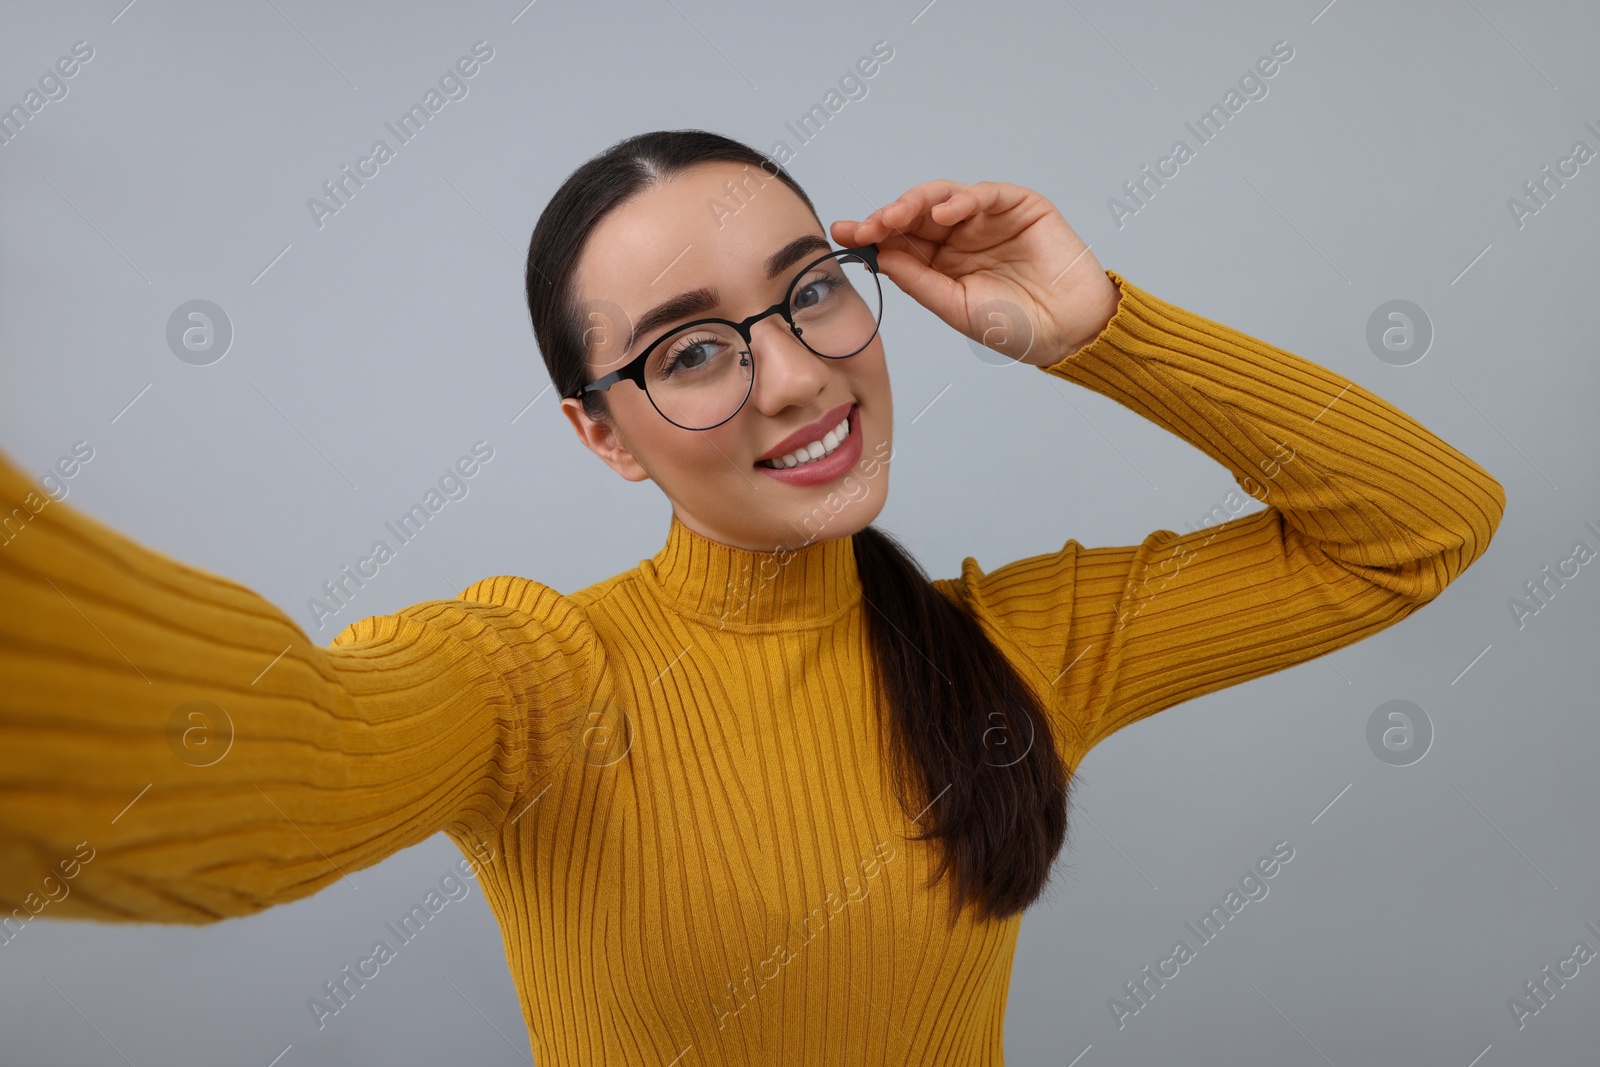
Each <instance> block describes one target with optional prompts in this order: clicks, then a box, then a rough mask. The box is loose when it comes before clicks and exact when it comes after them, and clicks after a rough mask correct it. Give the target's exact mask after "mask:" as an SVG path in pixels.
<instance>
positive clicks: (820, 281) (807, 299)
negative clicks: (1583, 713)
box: [792, 275, 839, 309]
mask: <svg viewBox="0 0 1600 1067" xmlns="http://www.w3.org/2000/svg"><path fill="white" fill-rule="evenodd" d="M838 285H839V280H838V279H837V278H831V277H828V276H826V275H824V276H822V277H819V278H814V279H812V280H811V281H809V282H806V283H805V284H803V285H801V286H799V287H798V288H796V289H795V291H794V300H793V302H792V303H793V306H794V307H795V308H796V309H809V308H813V307H816V306H817V305H818V304H820V303H822V302H823V301H824V300H826V299H828V294H830V293H832V292H833V290H834V289H836V288H837V287H838Z"/></svg>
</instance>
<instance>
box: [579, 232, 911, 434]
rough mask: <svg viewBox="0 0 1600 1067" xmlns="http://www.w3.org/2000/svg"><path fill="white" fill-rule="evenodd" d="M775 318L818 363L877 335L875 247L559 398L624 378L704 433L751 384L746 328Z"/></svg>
mask: <svg viewBox="0 0 1600 1067" xmlns="http://www.w3.org/2000/svg"><path fill="white" fill-rule="evenodd" d="M769 315H781V316H783V321H784V322H786V323H788V325H789V332H790V333H792V334H794V336H795V339H796V340H798V341H799V342H800V343H801V344H802V345H804V346H805V347H806V348H807V349H809V350H810V351H811V352H813V353H814V354H816V355H819V356H821V357H823V358H824V359H848V358H849V357H850V356H853V355H855V354H856V353H858V352H860V351H861V350H862V349H864V348H866V347H867V345H869V344H871V343H872V339H873V338H874V337H876V336H877V335H878V324H879V322H881V321H882V319H883V287H882V285H881V284H880V283H879V278H878V246H877V245H860V246H858V247H855V248H846V249H842V250H840V251H837V252H831V253H829V254H828V255H825V256H820V257H818V258H817V259H814V260H812V261H811V262H810V263H808V264H806V265H805V267H804V268H803V269H802V270H801V271H800V272H799V273H798V274H796V275H795V277H794V280H793V281H791V282H790V283H789V288H788V289H787V290H786V291H785V292H784V295H783V299H782V300H780V301H778V302H777V303H776V304H773V305H772V306H771V307H769V308H767V309H766V310H765V311H761V312H757V313H756V314H754V315H751V316H750V317H749V318H747V319H745V320H743V321H742V322H734V321H732V320H731V319H696V320H695V321H694V322H691V323H688V324H686V325H683V326H679V327H676V328H675V329H673V330H671V331H670V332H668V333H666V334H663V335H662V336H660V337H658V338H656V339H655V340H654V341H652V342H651V343H650V345H649V347H648V348H646V349H645V350H644V351H643V352H641V353H639V355H638V356H637V357H636V358H634V359H632V360H630V361H629V362H628V364H627V366H625V367H622V368H620V369H618V370H614V371H612V372H611V373H610V374H607V375H606V376H605V377H603V378H597V379H596V380H594V381H592V382H590V383H589V384H588V385H584V386H581V387H579V388H578V389H577V390H576V391H574V392H572V393H569V394H567V395H568V396H570V397H582V396H583V395H585V394H586V393H596V392H604V391H605V390H607V389H609V388H611V387H612V386H613V385H615V384H617V383H618V382H620V381H622V380H624V379H627V380H628V381H631V382H633V383H635V384H636V385H638V386H639V388H641V389H643V390H644V392H645V395H646V396H647V397H649V398H650V403H651V404H652V405H653V406H654V407H655V409H656V410H657V411H659V412H660V413H661V415H662V417H664V418H665V419H666V420H667V421H668V422H670V423H672V424H673V425H675V426H681V427H683V428H684V429H686V430H709V429H712V428H713V427H716V426H720V425H722V424H723V423H725V422H727V421H728V420H729V419H731V418H733V417H734V416H735V415H737V414H738V413H739V410H740V409H741V408H743V407H744V403H745V401H746V400H748V399H749V398H750V393H751V391H752V389H753V388H754V385H755V355H754V353H753V352H752V351H751V347H752V345H753V342H752V340H751V337H750V330H751V327H753V326H755V324H756V323H758V322H760V321H761V320H762V319H764V318H766V317H767V316H769Z"/></svg>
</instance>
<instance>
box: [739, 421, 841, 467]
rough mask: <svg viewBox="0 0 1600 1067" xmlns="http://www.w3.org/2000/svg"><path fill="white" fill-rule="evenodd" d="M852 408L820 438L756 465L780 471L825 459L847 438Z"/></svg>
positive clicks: (758, 461) (758, 462) (759, 461)
mask: <svg viewBox="0 0 1600 1067" xmlns="http://www.w3.org/2000/svg"><path fill="white" fill-rule="evenodd" d="M854 410H855V408H854V406H852V407H851V409H850V411H847V412H845V416H844V418H842V419H840V420H839V425H837V426H835V427H834V428H833V429H831V430H829V431H828V432H827V433H825V434H823V435H822V438H821V439H820V440H817V441H813V442H811V444H809V445H807V446H805V447H804V448H797V449H795V450H794V451H793V452H790V453H788V454H787V455H782V456H779V457H778V458H777V459H763V460H757V461H756V466H758V467H771V468H772V469H773V470H780V471H781V470H791V469H793V468H795V467H803V466H805V465H806V464H807V463H815V462H817V461H818V460H820V459H826V458H827V457H828V456H831V455H832V454H833V453H834V451H835V450H836V449H837V448H838V447H839V446H840V445H842V444H844V442H845V441H846V440H847V439H848V438H849V436H850V414H851V412H853V411H854Z"/></svg>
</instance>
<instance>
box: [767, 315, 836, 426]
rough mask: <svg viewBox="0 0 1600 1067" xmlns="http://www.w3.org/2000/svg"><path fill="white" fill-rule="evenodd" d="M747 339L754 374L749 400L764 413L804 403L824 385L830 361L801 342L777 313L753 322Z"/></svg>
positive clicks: (776, 412) (775, 411) (771, 412)
mask: <svg viewBox="0 0 1600 1067" xmlns="http://www.w3.org/2000/svg"><path fill="white" fill-rule="evenodd" d="M750 339H751V340H750V349H751V354H752V356H753V358H754V359H755V376H756V380H755V384H754V386H753V388H752V391H751V395H750V402H751V403H752V404H754V405H755V406H756V408H757V410H759V411H760V412H761V413H762V414H763V415H776V414H778V413H779V412H781V411H783V410H784V409H785V408H788V407H791V406H795V405H801V406H803V405H804V404H805V403H806V402H807V401H809V400H810V399H811V398H812V397H814V396H816V395H817V394H818V393H821V392H822V391H823V389H824V388H826V386H827V383H828V376H829V375H830V374H831V373H832V368H831V367H830V366H829V365H828V364H829V363H830V362H831V361H830V360H826V359H823V358H822V357H821V356H819V355H817V354H816V353H815V352H813V351H811V349H809V348H807V347H806V346H805V345H803V344H801V343H800V339H799V338H798V337H796V336H795V335H794V334H793V333H792V332H791V331H790V330H789V325H788V323H786V322H784V321H783V320H782V319H781V318H779V317H778V316H776V315H774V316H772V317H771V318H768V319H764V320H762V321H761V322H758V323H756V324H755V326H753V327H752V328H751V330H750Z"/></svg>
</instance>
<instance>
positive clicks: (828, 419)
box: [756, 400, 855, 463]
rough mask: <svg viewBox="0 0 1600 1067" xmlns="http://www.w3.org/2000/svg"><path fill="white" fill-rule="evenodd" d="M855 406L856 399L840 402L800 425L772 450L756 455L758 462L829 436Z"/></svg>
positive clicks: (786, 453)
mask: <svg viewBox="0 0 1600 1067" xmlns="http://www.w3.org/2000/svg"><path fill="white" fill-rule="evenodd" d="M854 406H855V401H853V400H851V401H848V402H847V403H843V404H840V405H839V406H838V407H836V408H834V409H833V410H832V411H830V412H828V413H827V414H826V415H824V416H822V418H820V419H818V420H817V421H816V422H813V423H808V424H807V425H805V426H802V427H800V429H798V430H796V431H795V432H794V433H792V434H790V435H789V436H788V437H785V438H784V439H783V440H781V441H779V442H778V443H777V444H776V445H774V446H773V447H772V449H771V451H768V452H763V453H761V455H759V456H757V457H756V462H757V463H759V462H761V461H762V460H764V459H777V458H778V457H779V456H787V455H788V454H789V453H790V452H793V451H794V450H795V449H797V448H799V447H801V446H802V445H809V444H810V443H811V442H813V441H820V440H822V439H823V438H824V437H825V436H827V433H828V431H829V430H831V429H833V428H834V427H835V426H837V425H839V421H840V420H841V419H843V418H844V415H845V412H847V411H849V410H850V409H851V408H853V407H854Z"/></svg>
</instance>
